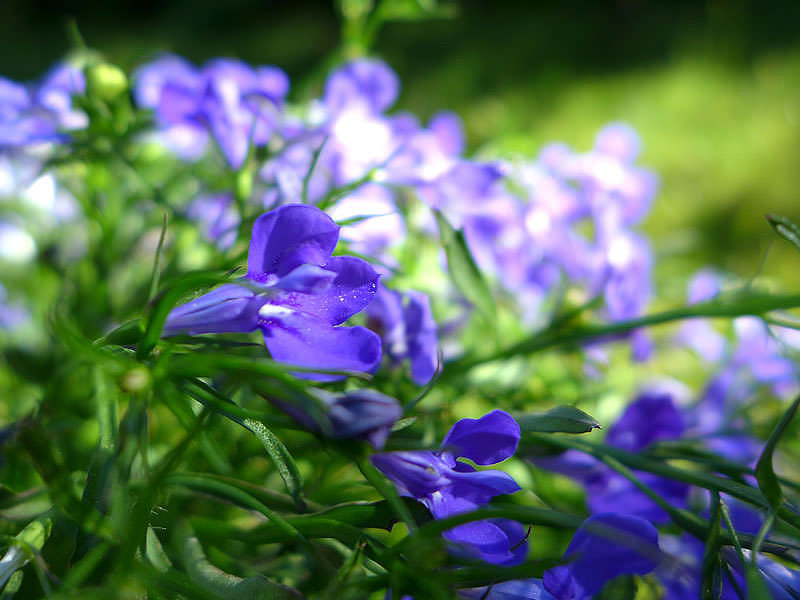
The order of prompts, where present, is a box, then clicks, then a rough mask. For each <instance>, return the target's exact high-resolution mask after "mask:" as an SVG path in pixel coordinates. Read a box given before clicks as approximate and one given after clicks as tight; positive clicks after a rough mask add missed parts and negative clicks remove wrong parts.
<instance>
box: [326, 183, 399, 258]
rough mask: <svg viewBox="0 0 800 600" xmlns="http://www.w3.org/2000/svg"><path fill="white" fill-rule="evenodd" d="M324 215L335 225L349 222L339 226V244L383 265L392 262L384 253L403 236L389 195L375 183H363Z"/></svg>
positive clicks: (388, 192) (395, 208)
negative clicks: (329, 217)
mask: <svg viewBox="0 0 800 600" xmlns="http://www.w3.org/2000/svg"><path fill="white" fill-rule="evenodd" d="M328 214H330V216H331V218H333V219H334V220H335V221H338V222H342V221H350V222H349V223H348V224H347V225H343V226H342V240H344V241H346V242H347V243H348V244H349V247H350V248H352V249H353V250H354V251H355V252H358V253H359V254H363V255H367V256H371V257H374V258H377V259H380V260H383V261H384V262H387V261H390V260H392V259H391V257H389V256H388V253H387V252H386V249H387V248H388V247H390V246H392V245H394V244H396V243H398V242H400V241H401V240H402V239H403V238H404V236H405V233H406V228H405V223H404V222H403V217H402V216H401V215H400V213H399V212H398V210H397V207H396V206H395V204H394V200H393V198H392V192H391V191H390V190H389V189H388V188H387V187H384V186H382V185H378V184H377V183H369V182H368V183H365V184H364V185H362V186H360V187H359V188H358V189H357V190H355V191H354V192H352V193H350V194H347V195H346V196H344V197H342V198H341V199H340V200H339V201H338V202H337V203H336V204H335V205H333V206H332V207H331V209H330V210H329V211H328Z"/></svg>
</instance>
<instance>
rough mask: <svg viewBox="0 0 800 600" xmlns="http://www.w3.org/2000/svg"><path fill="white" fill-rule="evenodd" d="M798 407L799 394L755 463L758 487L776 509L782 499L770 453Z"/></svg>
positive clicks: (799, 403)
mask: <svg viewBox="0 0 800 600" xmlns="http://www.w3.org/2000/svg"><path fill="white" fill-rule="evenodd" d="M798 407H800V396H798V397H797V398H795V400H794V402H792V405H791V406H790V407H789V408H788V409H787V410H786V412H785V413H783V416H782V417H781V420H780V421H778V424H777V425H775V429H773V430H772V433H771V434H770V436H769V439H768V440H767V443H766V444H764V449H763V450H762V451H761V456H760V457H759V458H758V463H757V464H756V480H758V487H759V488H760V489H761V491H762V492H763V494H764V497H765V498H766V499H767V500H768V501H769V503H770V505H771V506H772V507H773V508H774V509H776V508H778V507H779V506H780V504H781V500H782V499H783V492H782V491H781V484H780V481H778V476H777V475H776V474H775V470H774V469H773V467H772V455H773V454H774V452H775V446H777V444H778V440H779V439H780V437H781V435H783V432H784V431H785V430H786V428H787V427H788V426H789V423H790V422H791V420H792V418H793V417H794V415H795V413H796V412H797V409H798Z"/></svg>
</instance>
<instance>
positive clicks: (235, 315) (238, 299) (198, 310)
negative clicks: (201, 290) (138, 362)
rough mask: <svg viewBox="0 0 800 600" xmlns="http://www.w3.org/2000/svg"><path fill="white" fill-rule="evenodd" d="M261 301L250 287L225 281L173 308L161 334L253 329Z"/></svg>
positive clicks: (192, 333) (230, 331)
mask: <svg viewBox="0 0 800 600" xmlns="http://www.w3.org/2000/svg"><path fill="white" fill-rule="evenodd" d="M261 304H263V301H261V300H259V299H258V298H257V296H256V294H255V292H253V291H252V290H250V289H248V288H246V287H242V286H241V285H236V284H235V283H226V284H225V285H221V286H219V287H218V288H216V289H214V290H211V291H210V292H208V293H207V294H203V295H202V296H200V297H198V298H195V299H194V300H191V301H189V302H187V303H186V304H183V305H181V306H178V307H177V308H175V309H173V310H172V312H170V313H169V315H168V316H167V320H166V322H165V323H164V329H163V331H162V335H164V336H168V335H175V334H177V333H187V334H189V335H195V334H200V333H235V332H240V333H244V332H248V331H254V330H255V329H256V327H257V326H258V309H259V307H260V305H261Z"/></svg>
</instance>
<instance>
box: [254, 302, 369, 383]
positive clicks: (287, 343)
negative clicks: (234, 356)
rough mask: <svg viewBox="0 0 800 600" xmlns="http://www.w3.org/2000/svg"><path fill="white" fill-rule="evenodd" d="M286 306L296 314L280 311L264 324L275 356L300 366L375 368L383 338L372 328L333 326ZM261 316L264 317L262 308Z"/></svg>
mask: <svg viewBox="0 0 800 600" xmlns="http://www.w3.org/2000/svg"><path fill="white" fill-rule="evenodd" d="M264 306H272V307H274V306H275V305H269V304H267V305H264ZM277 308H278V309H281V308H283V307H280V306H278V307H277ZM262 309H263V307H262ZM285 310H287V311H289V312H292V313H293V314H292V315H290V316H288V317H284V316H283V315H277V316H275V317H274V318H269V319H268V320H266V321H265V322H262V324H261V329H262V331H263V334H264V343H265V344H266V346H267V349H268V350H269V352H270V354H271V355H272V358H273V359H275V360H277V361H280V362H285V363H290V364H293V365H297V366H300V367H310V368H318V369H341V370H348V371H364V372H368V371H372V370H373V369H374V368H375V367H376V366H377V365H378V363H379V362H380V359H381V339H380V338H379V337H378V336H377V335H376V334H375V333H374V332H372V331H370V330H369V329H367V328H365V327H332V326H330V325H329V324H327V323H325V322H324V321H320V320H318V319H316V318H313V317H309V316H307V315H302V314H300V313H295V312H294V311H291V309H285ZM260 316H261V317H262V318H263V317H264V314H263V311H262V312H261V313H260ZM300 376H302V377H303V378H306V379H314V380H316V381H332V380H335V379H341V377H339V376H336V375H324V374H309V373H303V374H302V375H300Z"/></svg>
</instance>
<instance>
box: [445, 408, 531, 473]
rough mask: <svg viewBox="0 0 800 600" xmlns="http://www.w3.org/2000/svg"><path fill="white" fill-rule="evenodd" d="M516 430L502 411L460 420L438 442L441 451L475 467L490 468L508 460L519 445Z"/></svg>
mask: <svg viewBox="0 0 800 600" xmlns="http://www.w3.org/2000/svg"><path fill="white" fill-rule="evenodd" d="M519 438H520V428H519V425H518V424H517V422H516V421H515V420H514V418H513V417H512V416H511V415H509V414H508V413H507V412H504V411H502V410H493V411H492V412H490V413H488V414H486V415H484V416H482V417H481V418H480V419H461V420H460V421H458V422H457V423H456V424H455V425H453V427H451V428H450V431H448V432H447V435H446V436H445V438H444V441H443V442H442V448H443V449H444V450H447V451H449V452H452V453H453V454H455V455H456V456H463V457H465V458H468V459H470V460H471V461H473V462H475V463H476V464H479V465H493V464H495V463H499V462H501V461H503V460H505V459H507V458H508V457H510V456H512V455H513V454H514V452H516V450H517V445H518V444H519Z"/></svg>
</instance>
